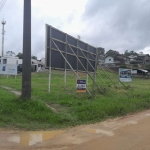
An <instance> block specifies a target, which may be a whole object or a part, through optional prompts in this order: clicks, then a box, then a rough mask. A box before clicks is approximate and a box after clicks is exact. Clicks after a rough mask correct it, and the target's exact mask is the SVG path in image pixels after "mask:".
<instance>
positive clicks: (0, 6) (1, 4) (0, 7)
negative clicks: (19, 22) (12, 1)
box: [0, 0, 7, 12]
mask: <svg viewBox="0 0 150 150" xmlns="http://www.w3.org/2000/svg"><path fill="white" fill-rule="evenodd" d="M6 2H7V0H1V2H0V12H1V11H2V9H3V8H4V6H5V4H6Z"/></svg>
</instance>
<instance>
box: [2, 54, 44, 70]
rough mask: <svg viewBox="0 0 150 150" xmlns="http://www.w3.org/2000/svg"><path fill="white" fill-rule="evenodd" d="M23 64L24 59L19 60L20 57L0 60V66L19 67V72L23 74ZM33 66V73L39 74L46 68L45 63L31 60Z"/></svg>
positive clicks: (7, 57)
mask: <svg viewBox="0 0 150 150" xmlns="http://www.w3.org/2000/svg"><path fill="white" fill-rule="evenodd" d="M22 62H23V61H22V59H19V58H18V57H14V56H6V57H1V58H0V64H13V65H18V70H19V71H20V72H22ZM31 65H32V71H37V72H39V71H40V70H42V69H43V68H44V67H45V65H44V63H42V62H41V61H38V60H35V59H31Z"/></svg>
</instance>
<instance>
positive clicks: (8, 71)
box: [0, 64, 17, 75]
mask: <svg viewBox="0 0 150 150" xmlns="http://www.w3.org/2000/svg"><path fill="white" fill-rule="evenodd" d="M0 74H2V75H17V65H8V64H7V65H6V64H0Z"/></svg>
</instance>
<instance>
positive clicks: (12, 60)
mask: <svg viewBox="0 0 150 150" xmlns="http://www.w3.org/2000/svg"><path fill="white" fill-rule="evenodd" d="M0 64H14V65H15V64H16V65H19V64H22V59H19V58H18V57H13V56H7V57H1V58H0Z"/></svg>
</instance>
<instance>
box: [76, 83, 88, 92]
mask: <svg viewBox="0 0 150 150" xmlns="http://www.w3.org/2000/svg"><path fill="white" fill-rule="evenodd" d="M77 92H80V93H84V92H86V80H77Z"/></svg>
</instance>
